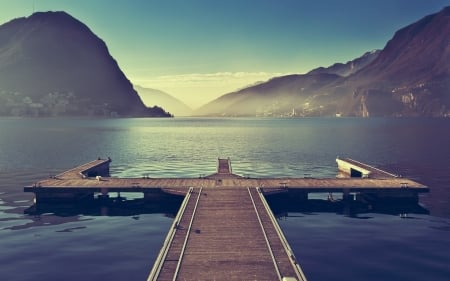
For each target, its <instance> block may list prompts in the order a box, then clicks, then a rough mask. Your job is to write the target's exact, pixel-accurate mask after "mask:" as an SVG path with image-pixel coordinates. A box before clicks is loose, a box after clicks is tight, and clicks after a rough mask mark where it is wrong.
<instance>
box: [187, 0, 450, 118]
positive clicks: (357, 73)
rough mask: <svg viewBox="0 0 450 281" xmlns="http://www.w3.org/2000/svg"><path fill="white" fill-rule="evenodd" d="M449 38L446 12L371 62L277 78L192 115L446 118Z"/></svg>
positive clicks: (449, 11)
mask: <svg viewBox="0 0 450 281" xmlns="http://www.w3.org/2000/svg"><path fill="white" fill-rule="evenodd" d="M448 38H450V7H446V8H444V9H443V10H441V11H440V12H438V13H436V14H433V15H429V16H426V17H424V18H423V19H421V20H419V21H417V22H415V23H413V24H411V25H408V26H406V27H404V28H402V29H400V30H399V31H397V32H396V33H395V35H394V36H393V38H392V39H391V40H390V41H389V42H388V43H387V44H386V46H385V48H383V50H381V51H376V52H373V56H370V54H371V53H366V54H365V55H363V56H362V57H361V58H358V59H355V60H353V61H351V62H348V63H346V64H335V65H333V66H330V67H328V68H318V69H315V70H312V71H311V72H309V73H307V74H304V75H289V76H283V77H276V78H273V79H271V80H269V81H267V82H265V83H262V84H259V85H257V86H254V87H248V88H245V89H241V90H239V91H236V92H233V93H229V94H226V95H224V96H222V97H219V98H218V99H216V100H214V101H212V102H210V103H209V104H206V105H205V106H203V107H201V108H200V109H199V110H197V111H196V112H195V114H196V115H219V116H255V115H256V116H361V117H369V116H435V117H446V116H450V93H449V91H450V90H449V89H450V41H449V39H448ZM368 55H369V59H367V58H368ZM357 62H366V63H363V64H358V63H357ZM355 65H358V66H359V67H357V68H356V69H355V67H354V66H355ZM352 67H353V68H354V69H355V70H354V71H352ZM246 108H247V110H246Z"/></svg>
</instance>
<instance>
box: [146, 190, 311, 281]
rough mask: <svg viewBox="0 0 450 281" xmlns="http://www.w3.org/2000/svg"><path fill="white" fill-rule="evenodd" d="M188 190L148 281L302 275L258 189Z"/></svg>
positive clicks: (295, 278) (252, 278) (257, 278)
mask: <svg viewBox="0 0 450 281" xmlns="http://www.w3.org/2000/svg"><path fill="white" fill-rule="evenodd" d="M188 194H189V195H188V196H187V197H186V202H184V204H183V205H182V208H181V209H180V212H179V214H178V215H177V217H176V219H175V220H174V224H173V226H172V228H171V230H170V232H169V235H168V236H167V239H166V241H165V242H164V246H163V248H162V249H161V252H160V254H159V256H158V258H157V260H156V262H155V265H154V267H153V270H152V271H151V273H150V276H149V278H148V280H149V281H150V280H282V278H285V279H284V280H306V278H305V277H304V275H303V272H302V271H301V269H300V267H299V265H298V264H297V261H296V260H295V257H294V254H293V253H292V251H291V249H290V248H289V245H288V244H287V241H286V239H285V238H284V236H283V233H282V232H281V230H280V228H279V226H278V223H277V222H276V220H275V218H274V217H273V215H272V213H271V211H270V209H268V205H267V203H266V201H265V199H264V197H263V196H262V195H261V192H259V190H258V189H256V188H244V189H235V188H227V187H224V188H220V189H219V190H214V191H212V190H210V189H205V188H192V189H191V190H190V192H189V193H188ZM288 278H291V279H288Z"/></svg>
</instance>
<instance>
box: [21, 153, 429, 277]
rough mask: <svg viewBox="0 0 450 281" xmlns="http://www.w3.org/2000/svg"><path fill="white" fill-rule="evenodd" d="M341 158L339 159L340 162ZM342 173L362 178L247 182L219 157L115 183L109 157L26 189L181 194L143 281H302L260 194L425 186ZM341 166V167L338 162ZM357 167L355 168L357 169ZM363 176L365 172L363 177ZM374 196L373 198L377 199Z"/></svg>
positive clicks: (400, 192) (408, 190)
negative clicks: (167, 174)
mask: <svg viewBox="0 0 450 281" xmlns="http://www.w3.org/2000/svg"><path fill="white" fill-rule="evenodd" d="M340 160H341V159H340ZM344 161H347V162H346V163H344V164H342V163H341V164H342V165H344V166H346V167H345V169H346V170H348V166H351V169H358V168H361V169H362V170H363V172H364V173H366V172H367V173H366V174H367V175H369V176H367V177H365V178H327V179H317V178H311V177H307V178H246V177H241V176H239V175H236V174H234V173H233V172H232V169H231V163H230V160H229V159H219V160H218V165H217V172H216V173H215V174H212V175H210V176H206V177H200V178H148V177H144V178H115V177H110V175H109V163H110V162H111V160H110V159H108V160H101V159H98V160H95V161H92V162H89V163H87V164H84V165H81V166H79V167H76V168H73V169H71V170H69V171H66V172H63V173H61V174H59V175H56V176H53V177H50V178H47V179H44V180H40V181H38V182H36V183H34V184H33V185H30V186H26V187H24V191H25V192H33V193H35V195H36V199H37V202H39V200H44V201H45V200H53V201H56V202H58V201H59V200H78V199H80V198H82V199H84V198H94V194H95V193H101V195H102V196H108V192H143V193H144V198H145V197H146V196H149V198H150V197H151V196H152V195H153V194H154V193H158V192H161V191H162V192H166V193H172V194H177V195H184V196H185V199H184V201H183V203H182V205H181V208H180V210H179V212H178V214H177V216H176V218H175V219H174V222H173V225H172V227H171V228H170V230H169V234H168V235H167V238H166V241H165V242H164V245H163V247H162V250H161V253H160V255H159V257H158V259H157V261H156V262H155V264H154V266H153V269H152V271H151V273H150V275H149V278H148V280H282V278H283V277H293V279H286V280H299V281H300V280H306V278H305V277H304V275H303V272H302V270H301V269H300V266H299V265H298V264H297V263H296V260H295V257H294V255H293V253H292V251H291V250H290V248H289V244H288V242H287V241H286V239H285V238H284V235H283V233H282V231H281V229H280V228H279V226H278V223H277V222H276V219H275V218H274V217H273V214H272V212H271V210H270V208H269V206H268V204H267V202H266V200H265V198H264V196H263V193H265V194H271V193H277V192H286V191H289V190H297V191H300V192H299V193H301V195H306V196H304V198H306V199H307V194H308V193H314V192H342V194H343V199H345V198H349V196H348V195H349V193H350V192H354V193H360V195H367V196H371V197H373V196H374V195H376V196H378V195H379V196H380V198H384V197H393V198H402V197H405V198H410V199H412V200H418V196H417V194H418V193H420V192H428V191H429V189H428V187H426V186H424V185H422V184H420V183H417V182H415V181H412V180H410V179H406V178H401V177H397V176H395V175H393V174H390V173H388V172H385V171H382V170H379V169H377V168H375V167H372V166H369V165H366V164H363V163H360V162H357V161H354V160H351V159H348V160H347V159H345V160H344ZM338 165H339V163H338ZM355 165H356V166H357V167H355ZM361 174H362V175H363V176H365V174H363V173H361ZM376 196H375V197H376Z"/></svg>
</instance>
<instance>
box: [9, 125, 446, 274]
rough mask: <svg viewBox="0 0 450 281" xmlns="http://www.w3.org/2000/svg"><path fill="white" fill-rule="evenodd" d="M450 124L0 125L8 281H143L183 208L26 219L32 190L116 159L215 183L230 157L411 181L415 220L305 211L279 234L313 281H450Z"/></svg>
mask: <svg viewBox="0 0 450 281" xmlns="http://www.w3.org/2000/svg"><path fill="white" fill-rule="evenodd" d="M449 122H450V121H449V120H445V119H438V120H435V119H432V120H431V119H383V118H379V119H376V118H375V119H351V118H339V119H327V118H323V119H314V118H307V119H252V118H248V119H226V118H211V119H207V118H204V119H202V118H176V119H51V118H50V119H0V132H1V133H0V155H2V157H1V158H0V187H1V190H0V223H1V225H0V248H1V249H2V251H3V253H2V255H0V263H1V264H2V266H1V267H0V276H2V280H8V281H11V280H18V281H19V280H20V281H24V280H36V279H38V280H59V279H60V274H61V269H62V268H64V271H66V272H70V276H66V277H67V278H66V277H65V278H64V279H65V280H99V279H105V278H107V279H108V280H145V278H146V277H147V274H148V272H149V271H150V269H151V265H152V263H153V260H154V259H155V257H156V255H157V254H158V251H159V249H160V247H161V244H162V241H163V240H164V237H165V235H166V233H167V230H168V228H169V226H170V224H171V223H172V219H173V216H174V213H175V212H176V210H177V204H179V203H177V202H175V203H173V205H172V206H164V205H163V206H141V205H139V203H138V201H137V200H135V201H136V202H133V200H131V199H137V198H140V197H142V195H139V196H138V195H136V196H134V195H133V194H131V195H127V198H128V199H130V200H129V201H130V202H129V203H130V204H131V206H132V207H129V208H122V209H120V208H115V207H111V206H109V207H108V206H103V205H101V206H98V205H94V206H81V207H80V206H70V205H69V206H60V207H59V208H55V209H52V208H51V207H50V208H48V209H43V212H41V213H38V214H36V215H26V214H24V212H26V210H27V209H28V208H29V207H30V206H32V204H33V203H32V202H33V196H32V194H28V193H24V192H23V189H22V187H23V186H24V185H29V184H32V183H33V182H36V181H37V180H40V179H44V178H47V177H48V176H50V175H55V174H58V173H60V172H62V171H64V170H67V169H70V168H72V167H74V166H77V165H79V164H83V163H86V162H89V161H91V160H93V159H96V158H97V157H103V158H106V157H111V158H112V163H111V175H112V176H116V177H142V176H150V177H199V176H205V175H209V174H212V173H214V172H215V171H216V165H217V158H219V157H221V158H227V157H230V159H231V161H232V168H233V172H234V173H236V174H239V175H242V176H248V177H274V176H276V177H304V176H310V177H317V178H321V177H332V178H333V177H335V176H336V175H337V167H336V163H335V159H336V156H342V157H352V158H354V159H357V160H360V161H363V162H367V163H369V164H373V165H375V166H379V167H381V168H385V169H388V170H389V171H392V172H394V173H398V174H402V175H404V176H405V177H411V178H413V179H415V180H417V181H420V182H422V183H425V184H427V185H429V186H430V187H431V188H432V192H431V193H429V194H426V195H423V196H421V199H420V200H421V202H420V204H421V206H423V207H425V209H423V208H422V207H420V206H419V207H420V208H419V211H420V212H421V213H419V214H415V213H412V214H411V213H410V214H402V216H400V212H401V208H397V207H396V206H394V208H391V209H388V210H387V211H385V213H383V210H381V211H374V210H376V209H372V210H362V211H359V210H357V211H356V212H353V213H352V212H347V210H345V209H344V210H335V209H331V210H325V209H320V208H319V209H318V210H319V211H317V209H315V208H312V209H308V208H307V207H305V206H301V205H298V206H296V207H297V208H302V207H304V208H305V210H304V212H299V211H296V212H287V214H288V216H287V217H283V216H282V217H281V218H280V224H281V226H282V228H283V230H284V231H285V234H286V236H287V237H288V239H289V242H290V243H291V246H292V248H293V249H294V252H295V253H296V256H297V258H298V259H299V260H300V261H301V264H302V266H303V267H304V270H305V272H306V275H307V276H308V277H310V280H319V281H320V280H330V279H332V278H334V277H336V276H339V279H342V280H379V279H385V280H413V281H414V280H417V281H419V280H425V279H426V278H425V279H424V276H425V275H424V273H426V272H428V273H429V274H431V273H432V274H431V275H429V276H431V277H432V278H431V279H428V280H447V279H448V276H450V272H449V269H448V268H447V263H446V261H448V260H449V259H450V255H449V254H448V251H444V250H443V249H448V248H449V247H450V240H449V238H448V237H450V235H448V233H449V231H450V222H449V219H450V208H449V206H450V205H449V204H450V192H449V191H448V190H449V189H448V188H449V187H450V174H449V173H448V171H450V162H449V161H448V155H450V146H449V145H448V144H449V143H450V134H445V133H444V132H448V128H449V125H450V123H449ZM4 132H7V133H4ZM431 136H439V137H431ZM324 196H326V195H323V196H322V195H320V196H318V197H317V198H313V199H324V198H323V197H324ZM113 197H116V195H114V196H113ZM133 204H135V205H137V206H138V207H135V205H133ZM313 207H314V206H313ZM158 210H159V211H158ZM161 210H162V211H161ZM424 210H425V213H424ZM281 212H286V211H285V210H281ZM426 212H430V213H431V215H426ZM42 253H45V255H43V254H42ZM324 265H325V268H324ZM24 268H26V270H24ZM368 272H370V276H369V275H368ZM430 272H431V273H430Z"/></svg>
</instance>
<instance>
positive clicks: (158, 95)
mask: <svg viewBox="0 0 450 281" xmlns="http://www.w3.org/2000/svg"><path fill="white" fill-rule="evenodd" d="M134 89H135V90H136V91H137V92H138V94H139V96H140V97H141V99H142V101H143V102H144V104H145V105H146V106H149V107H152V106H155V105H157V106H161V107H163V108H164V109H165V110H167V111H168V112H169V113H171V114H172V115H175V116H190V115H191V114H192V109H191V108H190V107H189V106H187V105H186V104H184V103H183V102H181V101H180V100H179V99H177V98H174V97H173V96H171V95H170V94H168V93H166V92H163V91H160V90H156V89H151V88H144V87H141V86H138V85H134Z"/></svg>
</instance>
